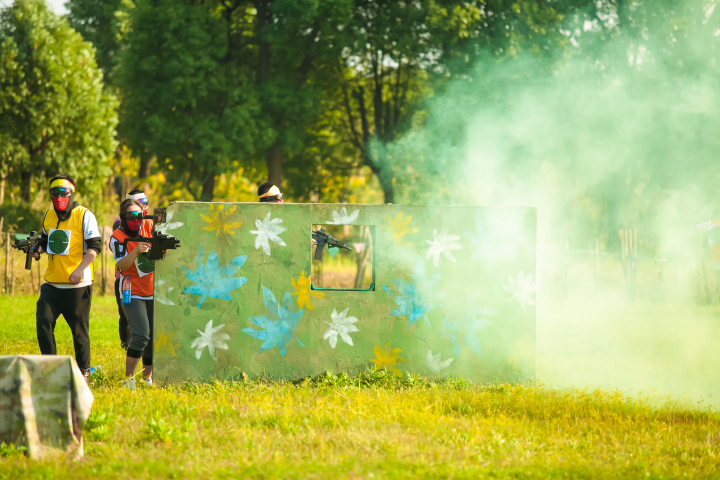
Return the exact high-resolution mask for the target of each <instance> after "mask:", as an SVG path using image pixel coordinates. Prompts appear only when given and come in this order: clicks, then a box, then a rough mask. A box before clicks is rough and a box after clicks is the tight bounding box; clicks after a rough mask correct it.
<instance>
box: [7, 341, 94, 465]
mask: <svg viewBox="0 0 720 480" xmlns="http://www.w3.org/2000/svg"><path fill="white" fill-rule="evenodd" d="M92 403H93V395H92V393H91V392H90V389H89V388H88V386H87V384H86V383H85V380H84V379H83V376H82V373H81V372H80V369H79V368H78V367H77V364H76V363H75V360H74V359H73V358H72V357H69V356H57V355H18V356H0V442H5V443H6V444H14V445H16V446H18V447H25V448H26V449H27V455H28V456H29V457H32V458H44V457H52V456H58V455H64V454H67V455H69V456H70V457H73V458H79V457H82V455H83V440H82V432H83V428H84V427H85V422H86V420H87V418H88V416H89V415H90V409H91V408H92Z"/></svg>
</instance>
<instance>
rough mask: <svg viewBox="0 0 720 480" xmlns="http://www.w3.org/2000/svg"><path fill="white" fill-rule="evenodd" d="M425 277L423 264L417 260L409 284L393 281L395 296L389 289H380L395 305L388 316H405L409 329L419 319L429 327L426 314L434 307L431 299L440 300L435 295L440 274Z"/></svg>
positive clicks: (397, 280) (403, 281)
mask: <svg viewBox="0 0 720 480" xmlns="http://www.w3.org/2000/svg"><path fill="white" fill-rule="evenodd" d="M426 277H427V273H426V271H425V264H424V263H423V261H422V260H418V262H417V264H415V269H414V270H413V274H412V280H411V281H410V283H408V282H406V281H405V280H399V279H394V280H393V283H394V284H395V286H396V287H397V295H393V291H392V290H391V289H390V288H389V287H385V286H383V287H382V288H383V290H385V293H387V294H388V295H391V296H392V299H393V301H394V302H395V303H396V304H397V308H394V309H393V310H392V311H391V312H390V315H393V316H395V317H404V316H406V315H407V317H408V322H409V326H411V327H412V326H413V325H414V324H415V323H416V322H417V321H418V320H420V319H421V318H424V319H425V321H426V322H427V323H428V325H430V321H429V320H428V316H427V314H428V312H429V311H430V310H431V309H432V308H433V307H434V306H435V305H436V303H434V302H433V300H432V299H431V297H432V296H433V295H435V298H440V295H438V294H437V293H435V292H436V290H437V288H436V287H437V284H438V282H439V281H440V272H435V275H433V276H432V277H430V278H426Z"/></svg>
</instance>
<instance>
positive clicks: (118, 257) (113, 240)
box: [110, 237, 153, 300]
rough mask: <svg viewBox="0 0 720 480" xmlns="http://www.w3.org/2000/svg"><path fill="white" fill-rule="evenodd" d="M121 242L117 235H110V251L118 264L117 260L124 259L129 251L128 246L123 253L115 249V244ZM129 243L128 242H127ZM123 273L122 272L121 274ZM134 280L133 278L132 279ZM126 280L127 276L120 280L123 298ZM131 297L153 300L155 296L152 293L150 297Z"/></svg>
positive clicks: (119, 284) (119, 286)
mask: <svg viewBox="0 0 720 480" xmlns="http://www.w3.org/2000/svg"><path fill="white" fill-rule="evenodd" d="M118 243H119V242H118V241H117V239H116V238H115V237H110V251H111V252H112V254H113V258H115V265H117V262H119V261H120V260H122V259H123V258H125V257H127V254H128V251H127V248H126V249H125V253H124V254H123V255H118V254H117V250H116V249H115V245H117V244H118ZM126 245H127V244H126ZM121 275H122V274H121ZM131 280H132V279H131ZM124 281H125V277H124V276H121V277H120V281H119V282H118V289H119V290H120V298H122V288H123V282H124ZM130 298H136V299H138V300H152V299H153V297H152V295H150V296H149V297H141V296H140V295H130Z"/></svg>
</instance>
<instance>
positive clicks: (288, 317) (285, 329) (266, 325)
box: [243, 287, 305, 356]
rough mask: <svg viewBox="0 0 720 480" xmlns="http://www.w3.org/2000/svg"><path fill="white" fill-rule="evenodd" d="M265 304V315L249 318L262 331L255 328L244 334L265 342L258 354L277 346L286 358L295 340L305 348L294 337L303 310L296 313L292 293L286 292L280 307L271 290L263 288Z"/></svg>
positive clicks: (245, 330)
mask: <svg viewBox="0 0 720 480" xmlns="http://www.w3.org/2000/svg"><path fill="white" fill-rule="evenodd" d="M263 303H264V304H265V315H260V316H259V317H251V318H249V320H250V321H251V322H252V323H254V324H255V325H256V326H258V327H259V328H260V330H258V329H256V328H253V327H248V328H245V329H243V332H245V333H247V334H248V335H250V336H251V337H254V338H258V339H260V340H264V342H263V344H262V345H261V346H260V350H259V351H258V353H260V352H265V351H267V350H270V349H271V348H273V347H275V346H277V347H278V350H280V355H282V356H285V353H286V352H287V347H288V345H289V344H290V342H291V341H292V340H293V339H294V340H295V341H296V342H298V343H299V344H300V345H302V346H303V347H304V346H305V345H303V344H302V342H301V341H300V340H298V339H297V338H295V337H294V335H295V329H296V328H297V326H298V324H299V323H300V320H301V319H302V314H303V311H302V309H300V310H298V311H297V312H296V311H295V307H294V306H293V301H292V297H291V296H290V292H285V295H284V296H283V304H282V305H280V304H279V303H278V301H277V299H276V298H275V295H273V293H272V292H271V291H270V289H269V288H267V287H263Z"/></svg>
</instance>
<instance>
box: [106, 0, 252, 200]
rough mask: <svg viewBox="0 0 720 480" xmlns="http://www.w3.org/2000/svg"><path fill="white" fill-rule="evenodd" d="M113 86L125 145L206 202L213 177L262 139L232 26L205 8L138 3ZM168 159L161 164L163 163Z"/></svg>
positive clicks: (169, 2)
mask: <svg viewBox="0 0 720 480" xmlns="http://www.w3.org/2000/svg"><path fill="white" fill-rule="evenodd" d="M131 21H132V31H131V32H130V34H129V37H128V44H129V45H128V48H127V50H126V51H125V52H124V55H123V60H122V61H123V63H122V66H123V68H122V72H121V73H120V74H119V78H118V84H119V85H120V86H121V88H122V89H123V90H124V92H125V94H124V96H123V110H124V112H125V117H126V118H125V120H124V123H123V124H124V125H126V128H127V130H126V131H124V132H123V134H124V135H125V136H126V137H127V139H128V142H129V145H130V147H131V148H132V149H133V150H134V151H135V152H138V153H139V154H140V155H141V156H144V157H150V156H157V157H158V158H159V159H160V160H161V162H160V164H161V165H167V176H168V177H169V179H170V180H171V181H174V180H182V181H183V183H184V184H185V185H186V187H187V189H188V191H189V192H190V193H191V194H192V195H193V197H194V198H195V199H203V200H211V199H212V198H213V194H214V182H215V176H216V175H220V174H222V173H225V172H226V171H228V169H229V167H230V166H231V164H232V163H231V162H232V161H233V160H235V159H238V158H242V157H243V156H245V155H249V154H252V153H254V152H255V149H256V144H257V142H258V139H260V141H261V140H262V138H263V135H264V133H263V120H262V119H261V118H260V117H259V115H258V114H259V106H258V100H257V94H256V92H255V90H254V89H253V88H252V86H251V84H250V77H249V70H248V68H247V66H245V65H242V64H240V63H238V62H235V61H231V60H230V59H231V58H232V57H233V53H234V52H233V51H232V50H231V45H230V44H229V39H228V31H229V29H230V26H229V25H227V23H225V22H224V21H223V19H222V18H221V17H219V16H218V15H216V13H215V11H214V9H212V8H210V6H208V5H207V4H205V3H200V4H189V3H187V2H177V1H174V0H167V1H160V2H150V1H144V0H142V1H138V2H137V3H136V7H135V9H133V10H132V16H131ZM166 159H167V160H168V161H167V163H166V162H165V160H166Z"/></svg>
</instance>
